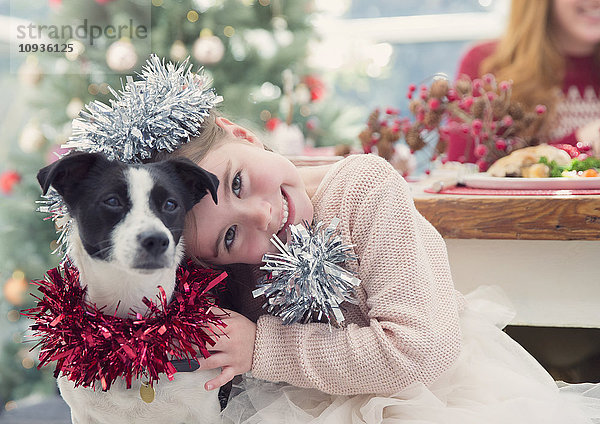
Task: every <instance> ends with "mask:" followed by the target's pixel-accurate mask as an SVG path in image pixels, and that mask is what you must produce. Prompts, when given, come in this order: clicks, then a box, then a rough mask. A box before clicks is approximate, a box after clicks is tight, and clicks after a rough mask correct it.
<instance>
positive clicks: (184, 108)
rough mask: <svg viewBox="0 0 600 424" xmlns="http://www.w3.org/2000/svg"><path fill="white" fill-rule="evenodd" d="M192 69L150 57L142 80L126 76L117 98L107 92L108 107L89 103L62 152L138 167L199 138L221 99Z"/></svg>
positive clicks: (203, 78)
mask: <svg viewBox="0 0 600 424" xmlns="http://www.w3.org/2000/svg"><path fill="white" fill-rule="evenodd" d="M191 68H192V66H191V65H189V66H188V60H187V59H186V60H185V61H183V62H182V63H181V64H178V65H174V64H172V63H170V62H169V63H167V64H165V62H164V59H163V60H162V61H161V59H159V58H158V56H156V55H152V56H150V58H149V59H148V60H147V62H146V66H144V68H143V69H142V72H141V73H140V74H139V76H140V77H141V80H139V81H134V80H133V78H132V77H130V76H128V77H127V83H126V84H125V85H124V86H123V84H122V89H121V91H120V92H116V91H115V90H113V89H112V88H109V89H110V91H111V93H112V95H113V96H114V100H111V105H110V106H108V105H106V104H104V103H101V102H99V101H94V102H92V103H90V104H88V105H87V106H86V108H87V111H86V110H83V111H81V112H80V114H79V117H78V118H76V119H74V120H73V135H72V136H71V137H70V138H69V141H68V142H67V143H66V144H65V145H64V146H63V147H67V148H73V149H75V150H78V151H84V152H100V153H103V154H104V155H105V156H106V157H107V158H108V159H110V160H120V161H124V162H140V161H142V160H143V159H147V158H150V157H151V156H152V154H153V153H155V152H157V151H167V152H172V151H173V150H175V149H176V148H177V147H178V146H179V145H181V144H182V143H185V142H187V141H189V139H190V137H195V136H198V135H200V133H201V129H202V122H203V121H204V119H205V118H206V117H207V116H208V115H209V113H210V110H211V109H212V108H213V107H214V106H215V105H216V104H217V103H219V102H220V101H221V100H222V98H221V97H220V96H217V94H216V93H215V92H214V90H213V89H212V88H210V87H209V86H210V80H209V79H208V78H207V76H206V75H205V74H203V73H200V74H195V73H193V72H192V70H191Z"/></svg>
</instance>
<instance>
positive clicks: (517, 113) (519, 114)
mask: <svg viewBox="0 0 600 424" xmlns="http://www.w3.org/2000/svg"><path fill="white" fill-rule="evenodd" d="M508 114H509V115H510V116H511V117H512V118H513V119H514V120H515V121H518V120H521V119H523V114H524V113H523V106H522V105H521V103H519V102H515V103H511V104H510V105H509V106H508Z"/></svg>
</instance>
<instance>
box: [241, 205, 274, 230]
mask: <svg viewBox="0 0 600 424" xmlns="http://www.w3.org/2000/svg"><path fill="white" fill-rule="evenodd" d="M246 206H247V208H246V214H247V217H248V220H249V221H250V222H251V223H252V224H253V225H255V226H256V227H257V228H259V229H260V230H263V231H267V230H268V229H269V224H270V223H271V204H270V203H269V202H266V201H264V200H258V201H255V202H251V203H250V204H248V205H246Z"/></svg>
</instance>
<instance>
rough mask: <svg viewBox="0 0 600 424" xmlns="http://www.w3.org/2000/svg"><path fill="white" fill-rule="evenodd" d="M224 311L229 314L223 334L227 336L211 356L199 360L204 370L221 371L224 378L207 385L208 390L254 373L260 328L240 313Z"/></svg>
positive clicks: (220, 377)
mask: <svg viewBox="0 0 600 424" xmlns="http://www.w3.org/2000/svg"><path fill="white" fill-rule="evenodd" d="M223 311H225V312H226V313H228V314H229V315H227V316H225V317H224V318H223V322H224V323H225V324H227V327H225V328H224V329H223V330H222V332H223V333H224V334H223V335H222V336H221V337H219V338H218V340H217V342H216V343H215V345H214V346H213V347H212V348H211V349H210V352H211V356H209V357H208V358H198V363H199V364H200V370H206V369H212V368H219V367H221V374H219V375H218V376H217V377H215V378H213V379H212V380H209V381H207V382H206V384H205V385H204V388H205V389H206V390H213V389H217V388H219V387H221V386H222V385H224V384H226V383H228V382H229V381H231V380H232V379H233V377H235V376H236V375H238V374H243V373H245V372H248V371H250V370H251V369H252V357H253V356H254V340H255V338H256V324H255V323H253V322H252V321H250V320H249V319H248V318H246V317H245V316H243V315H240V314H238V313H237V312H233V311H230V310H227V309H223ZM220 332H221V331H219V332H217V334H219V333H220Z"/></svg>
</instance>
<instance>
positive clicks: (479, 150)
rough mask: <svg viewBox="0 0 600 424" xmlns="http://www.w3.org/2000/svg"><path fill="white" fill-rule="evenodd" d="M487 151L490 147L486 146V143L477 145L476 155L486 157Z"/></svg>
mask: <svg viewBox="0 0 600 424" xmlns="http://www.w3.org/2000/svg"><path fill="white" fill-rule="evenodd" d="M487 152H488V148H487V147H486V146H485V144H479V145H478V146H477V147H475V156H477V157H478V158H482V157H484V156H485V155H486V153H487Z"/></svg>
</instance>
